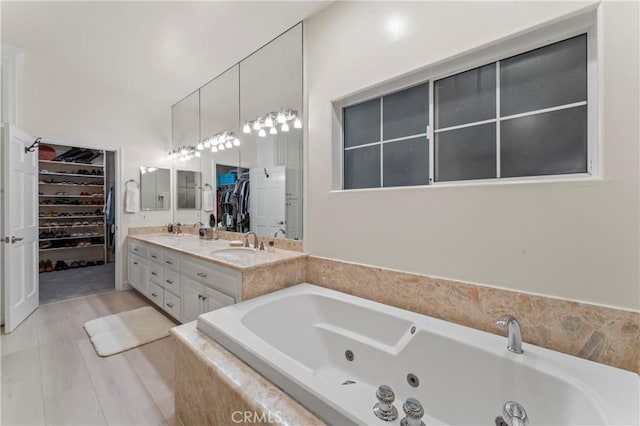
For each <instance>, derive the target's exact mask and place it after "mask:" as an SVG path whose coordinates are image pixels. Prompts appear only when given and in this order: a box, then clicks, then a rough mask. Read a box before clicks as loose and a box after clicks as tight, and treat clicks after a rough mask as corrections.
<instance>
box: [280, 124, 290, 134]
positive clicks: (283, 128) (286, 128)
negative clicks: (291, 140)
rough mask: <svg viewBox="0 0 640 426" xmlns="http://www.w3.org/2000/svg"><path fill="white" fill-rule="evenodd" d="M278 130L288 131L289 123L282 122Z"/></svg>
mask: <svg viewBox="0 0 640 426" xmlns="http://www.w3.org/2000/svg"><path fill="white" fill-rule="evenodd" d="M280 131H281V132H288V131H289V125H288V124H287V123H282V126H280Z"/></svg>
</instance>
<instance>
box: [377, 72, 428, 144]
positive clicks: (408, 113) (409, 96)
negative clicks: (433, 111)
mask: <svg viewBox="0 0 640 426" xmlns="http://www.w3.org/2000/svg"><path fill="white" fill-rule="evenodd" d="M382 103H383V107H382V132H383V136H384V140H388V139H396V138H403V137H405V136H412V135H419V134H421V133H426V132H427V124H428V123H429V84H428V83H424V84H421V85H419V86H415V87H411V88H409V89H406V90H402V91H400V92H396V93H393V94H391V95H387V96H385V97H383V98H382Z"/></svg>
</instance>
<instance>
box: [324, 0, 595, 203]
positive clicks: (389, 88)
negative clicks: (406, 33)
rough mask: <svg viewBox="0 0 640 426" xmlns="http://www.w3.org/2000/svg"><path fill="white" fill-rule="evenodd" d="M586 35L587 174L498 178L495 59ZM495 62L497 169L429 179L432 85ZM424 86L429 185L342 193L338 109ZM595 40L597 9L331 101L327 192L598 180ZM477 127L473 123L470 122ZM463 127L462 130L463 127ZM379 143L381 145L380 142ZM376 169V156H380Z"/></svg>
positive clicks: (432, 173) (432, 146) (340, 116)
mask: <svg viewBox="0 0 640 426" xmlns="http://www.w3.org/2000/svg"><path fill="white" fill-rule="evenodd" d="M581 34H586V41H587V100H586V106H587V172H586V173H569V174H555V175H540V176H518V177H500V173H499V172H500V136H499V133H500V130H499V128H500V126H499V121H500V119H501V118H504V117H500V115H499V112H500V111H499V108H500V102H499V99H500V86H499V82H500V80H499V78H500V61H503V60H505V59H507V58H510V57H512V56H516V55H519V54H522V53H526V52H528V51H531V50H534V49H538V48H541V47H545V46H547V45H551V44H553V43H557V42H560V41H563V40H567V39H569V38H572V37H575V36H579V35H581ZM491 63H496V75H497V83H498V86H497V89H496V96H497V100H498V102H497V105H496V112H497V116H496V118H495V119H492V120H488V121H489V122H494V123H497V124H496V127H497V137H496V147H497V156H496V160H497V165H496V167H497V171H498V175H497V177H495V178H489V179H471V180H455V181H440V182H438V181H436V180H435V167H436V166H435V161H436V159H435V138H434V136H435V131H434V123H435V102H434V99H435V93H434V82H435V81H437V80H440V79H443V78H446V77H450V76H452V75H456V74H459V73H461V72H464V71H468V70H471V69H474V68H477V67H481V66H483V65H487V64H491ZM425 82H428V84H429V124H428V128H427V140H428V144H429V165H428V167H429V183H428V184H427V185H410V186H395V187H384V186H382V185H383V183H382V176H381V186H380V187H372V188H354V189H344V161H343V160H344V149H345V147H344V132H343V124H344V123H343V117H344V115H343V109H344V108H346V107H349V106H352V105H356V104H359V103H362V102H366V101H369V100H372V99H375V98H381V97H383V96H385V95H389V94H392V93H394V92H397V91H401V90H404V89H407V88H410V87H412V86H416V85H419V84H422V83H425ZM597 83H598V38H597V10H589V11H587V12H585V13H581V14H579V15H576V16H573V17H570V18H568V19H563V20H562V21H559V22H555V23H553V24H550V25H547V26H544V27H541V28H537V29H534V30H531V31H526V32H524V33H521V34H519V35H516V36H511V37H505V38H502V39H499V40H497V41H494V42H492V43H489V44H487V45H484V46H480V47H478V48H475V49H472V50H469V51H466V52H463V53H461V54H459V55H455V56H454V57H450V58H445V59H443V60H441V61H438V62H436V63H434V64H432V65H429V66H427V67H425V68H422V69H420V70H417V71H413V72H410V73H408V74H406V75H404V76H401V77H399V78H394V79H391V80H390V81H386V82H383V83H380V84H378V85H375V86H373V87H370V88H368V89H364V90H361V91H358V92H356V93H354V94H350V95H347V96H345V97H342V98H339V99H336V100H334V101H332V112H333V114H332V126H331V127H332V192H343V191H344V192H347V191H374V190H397V189H407V188H436V187H451V186H475V185H499V184H514V183H538V182H572V181H589V180H600V179H601V178H602V177H601V174H600V173H601V147H600V144H599V139H600V138H599V131H600V125H599V111H598V110H599V108H598V107H599V103H598V102H599V96H598V89H599V88H598V84H597ZM565 107H566V106H560V107H552V108H545V109H542V110H539V111H530V112H527V113H522V114H516V115H514V116H526V115H532V114H533V113H535V112H538V113H539V112H540V111H553V110H557V109H562V108H565ZM476 124H477V123H476ZM463 127H464V126H463ZM381 143H382V142H381ZM381 167H382V158H381Z"/></svg>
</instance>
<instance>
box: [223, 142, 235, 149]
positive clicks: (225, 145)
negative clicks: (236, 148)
mask: <svg viewBox="0 0 640 426" xmlns="http://www.w3.org/2000/svg"><path fill="white" fill-rule="evenodd" d="M224 147H225V148H233V145H232V144H231V141H230V140H227V142H226V143H225V144H224Z"/></svg>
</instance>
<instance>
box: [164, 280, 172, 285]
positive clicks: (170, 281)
mask: <svg viewBox="0 0 640 426" xmlns="http://www.w3.org/2000/svg"><path fill="white" fill-rule="evenodd" d="M165 281H166V282H167V284H173V280H165Z"/></svg>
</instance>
